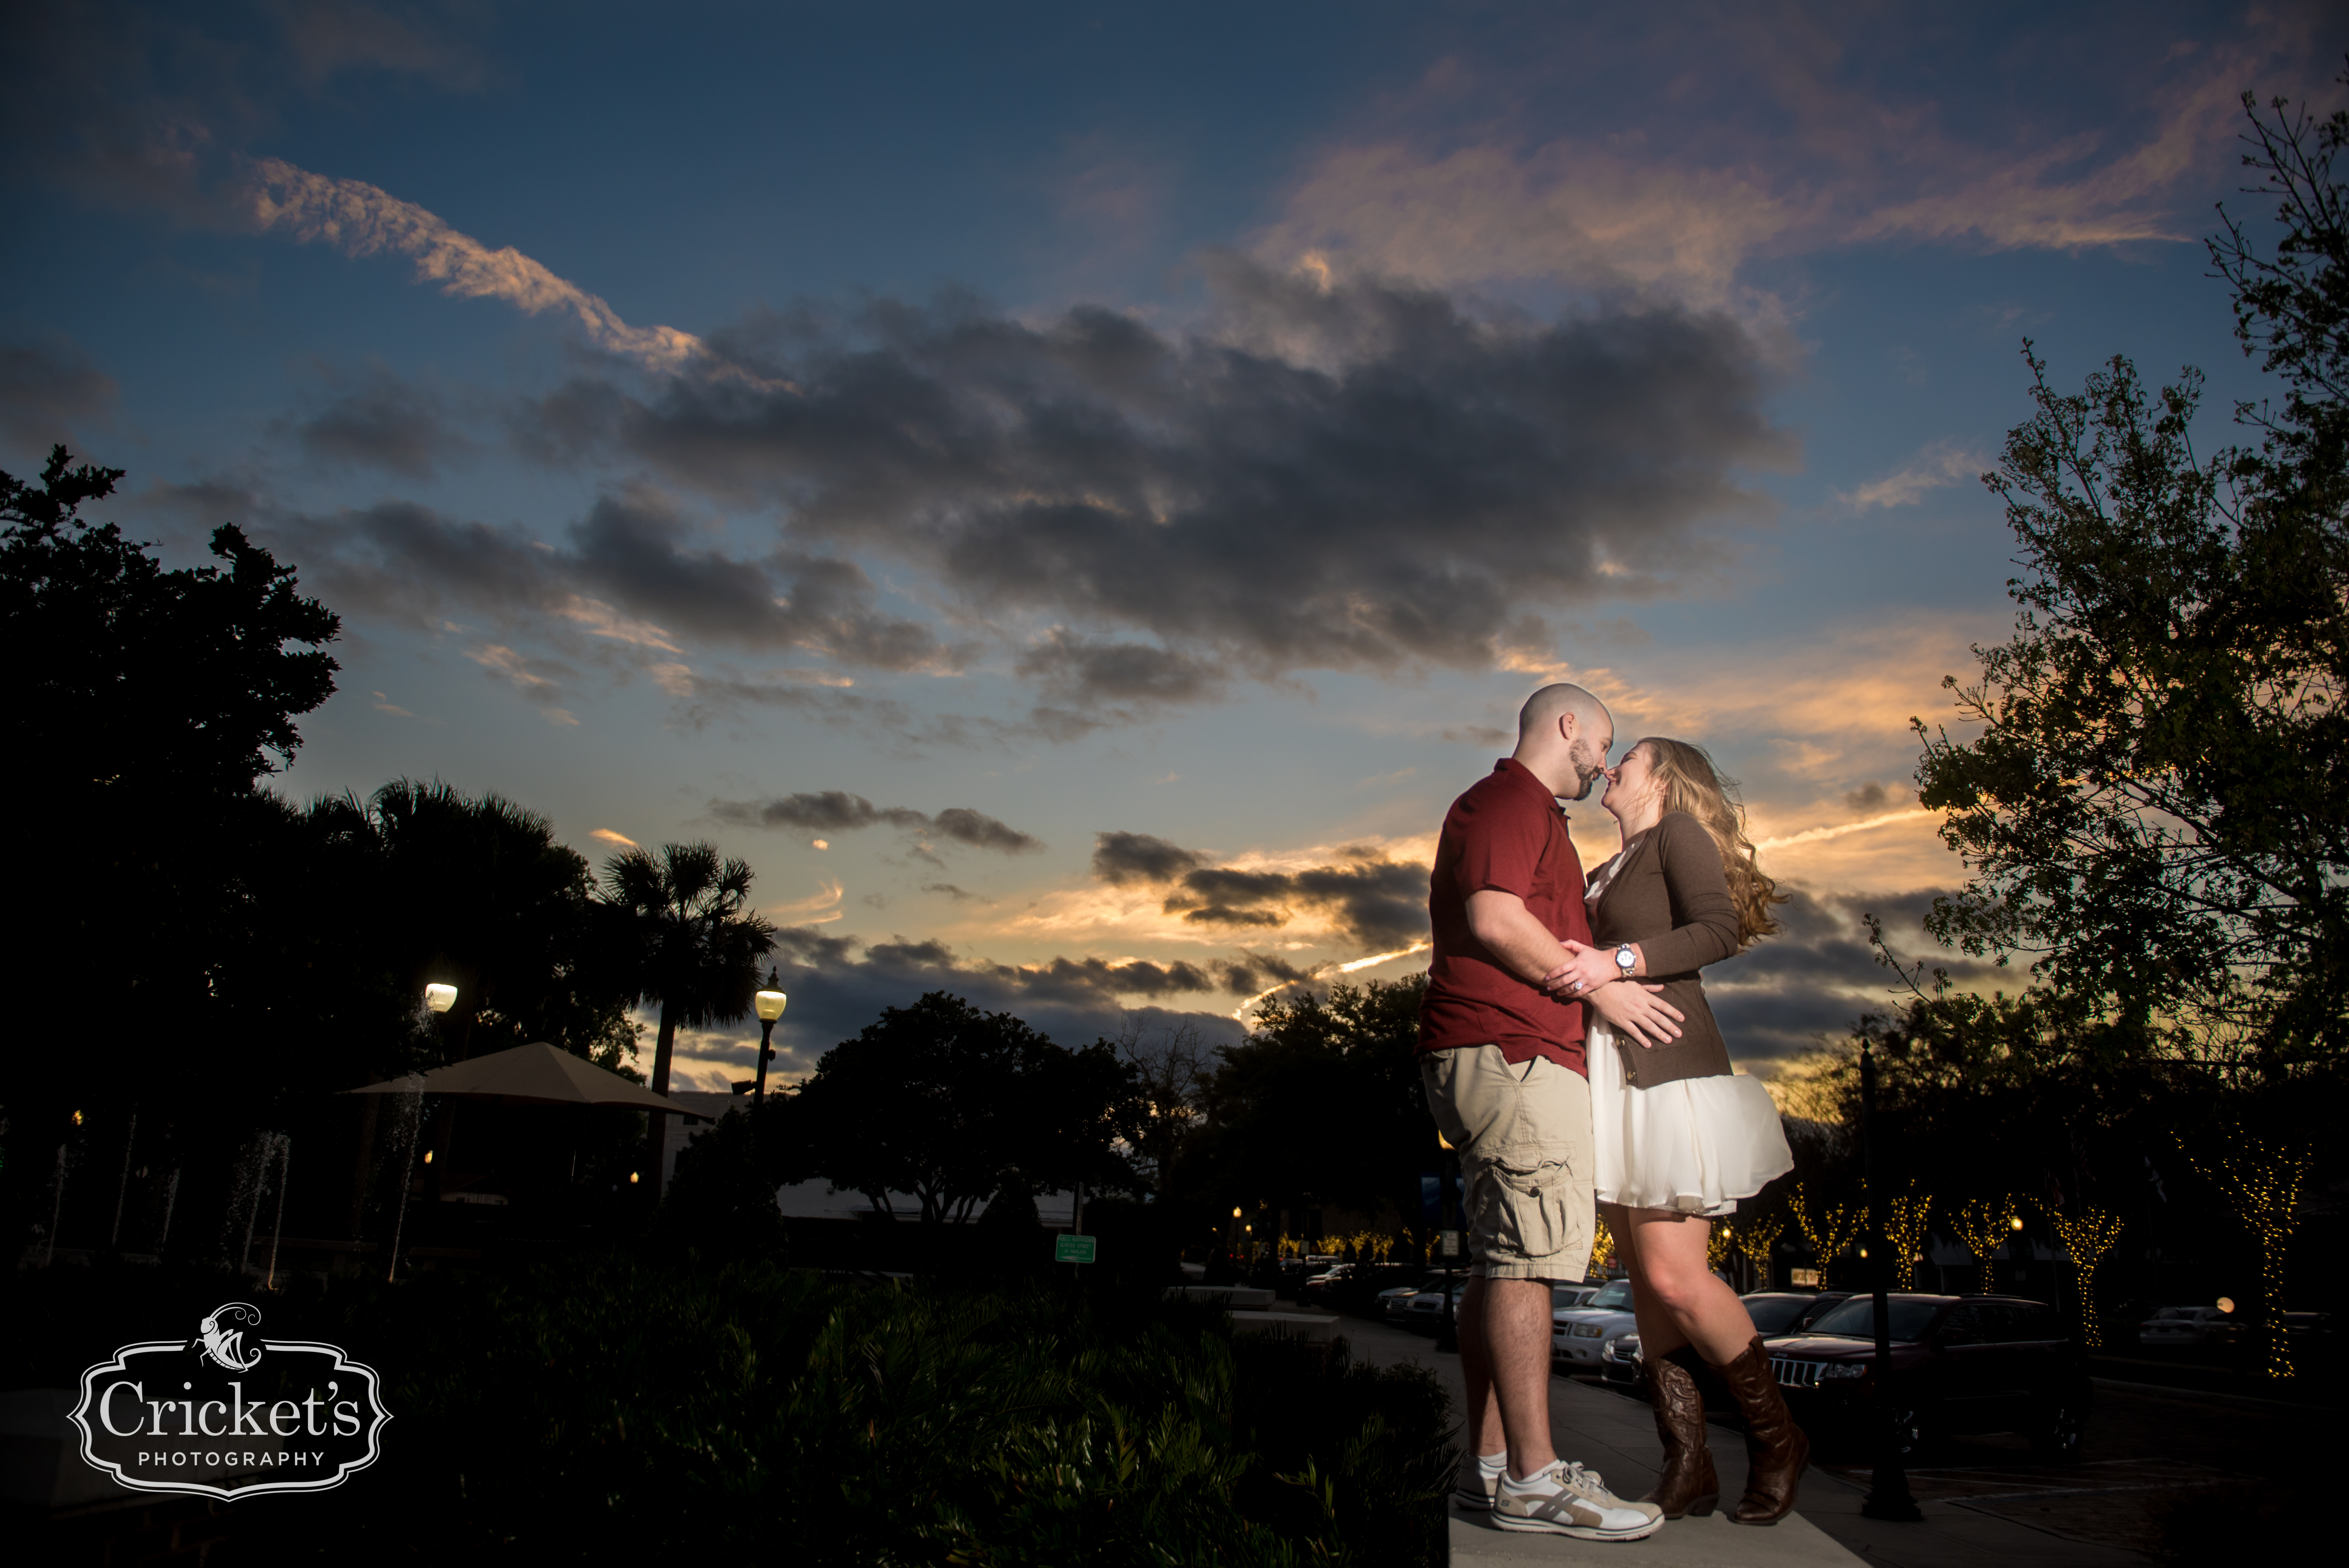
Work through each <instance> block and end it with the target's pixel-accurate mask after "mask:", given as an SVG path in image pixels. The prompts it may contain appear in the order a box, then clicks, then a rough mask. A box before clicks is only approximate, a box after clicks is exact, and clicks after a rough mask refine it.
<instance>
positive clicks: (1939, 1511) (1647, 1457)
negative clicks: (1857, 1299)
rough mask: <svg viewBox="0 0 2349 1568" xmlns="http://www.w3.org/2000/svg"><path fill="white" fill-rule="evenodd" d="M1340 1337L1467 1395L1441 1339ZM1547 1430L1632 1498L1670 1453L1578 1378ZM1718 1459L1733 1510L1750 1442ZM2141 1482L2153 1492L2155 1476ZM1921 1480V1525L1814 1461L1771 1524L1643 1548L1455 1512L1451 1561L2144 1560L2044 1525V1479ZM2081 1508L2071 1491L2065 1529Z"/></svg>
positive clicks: (2090, 1477) (1366, 1353) (1658, 1541)
mask: <svg viewBox="0 0 2349 1568" xmlns="http://www.w3.org/2000/svg"><path fill="white" fill-rule="evenodd" d="M1338 1331H1339V1332H1340V1334H1342V1335H1344V1336H1345V1337H1346V1339H1347V1341H1348V1343H1349V1344H1350V1345H1351V1346H1353V1351H1354V1356H1355V1358H1356V1359H1357V1360H1361V1361H1365V1362H1371V1363H1374V1364H1377V1365H1380V1366H1392V1365H1397V1364H1400V1363H1406V1362H1407V1363H1411V1364H1413V1365H1416V1366H1421V1367H1429V1368H1431V1369H1432V1370H1433V1371H1434V1372H1435V1374H1436V1375H1437V1376H1438V1377H1441V1378H1442V1379H1443V1380H1444V1387H1446V1388H1447V1389H1448V1390H1449V1391H1450V1392H1451V1395H1452V1398H1453V1401H1454V1408H1455V1409H1456V1408H1459V1407H1460V1406H1461V1405H1463V1404H1464V1402H1465V1400H1466V1397H1467V1396H1466V1389H1465V1388H1464V1386H1463V1384H1462V1382H1461V1378H1460V1358H1459V1357H1457V1356H1451V1355H1439V1354H1438V1353H1437V1352H1436V1350H1435V1348H1434V1343H1433V1340H1430V1339H1427V1338H1424V1337H1423V1336H1419V1335H1415V1334H1409V1333H1406V1332H1404V1331H1403V1330H1402V1329H1399V1328H1389V1327H1387V1326H1384V1325H1381V1324H1375V1323H1371V1322H1368V1321H1365V1320H1363V1319H1361V1318H1352V1317H1350V1318H1346V1319H1344V1320H1342V1321H1341V1322H1340V1325H1339V1329H1338ZM1550 1427H1551V1435H1552V1438H1553V1440H1554V1442H1555V1444H1556V1447H1557V1451H1558V1453H1559V1454H1560V1455H1561V1456H1563V1457H1565V1458H1567V1459H1572V1460H1581V1461H1582V1462H1583V1463H1584V1464H1586V1465H1588V1466H1589V1467H1590V1468H1591V1469H1593V1470H1597V1471H1599V1473H1600V1474H1601V1475H1603V1476H1604V1477H1605V1478H1606V1480H1607V1484H1608V1485H1609V1487H1610V1488H1611V1489H1613V1490H1614V1491H1616V1492H1618V1493H1619V1494H1620V1495H1622V1496H1625V1497H1637V1496H1639V1495H1640V1493H1642V1492H1644V1491H1647V1490H1648V1489H1649V1488H1650V1487H1651V1486H1653V1485H1654V1484H1655V1480H1656V1471H1657V1469H1658V1466H1659V1464H1660V1462H1661V1458H1662V1456H1661V1453H1660V1452H1659V1450H1658V1448H1657V1443H1656V1428H1655V1421H1654V1418H1653V1417H1652V1415H1651V1413H1650V1411H1649V1408H1648V1407H1647V1405H1646V1403H1645V1402H1644V1401H1642V1400H1640V1399H1637V1398H1631V1397H1630V1396H1627V1395H1623V1394H1619V1393H1616V1392H1614V1391H1612V1390H1610V1389H1605V1388H1596V1387H1589V1386H1588V1385H1587V1384H1583V1383H1579V1382H1577V1381H1575V1380H1573V1379H1571V1378H1568V1377H1552V1378H1551V1379H1550ZM1713 1464H1714V1466H1715V1468H1716V1469H1717V1470H1719V1471H1720V1474H1721V1485H1722V1496H1723V1501H1724V1503H1727V1502H1729V1501H1732V1500H1733V1499H1734V1498H1735V1497H1736V1496H1737V1495H1738V1493H1739V1492H1740V1491H1743V1490H1744V1484H1745V1445H1744V1439H1743V1438H1742V1437H1741V1436H1740V1435H1739V1434H1738V1433H1737V1432H1735V1431H1734V1430H1731V1429H1724V1428H1722V1427H1719V1426H1716V1427H1714V1428H1713ZM1837 1468H1838V1469H1840V1468H1841V1467H1837ZM2081 1470H2084V1471H2088V1472H2091V1473H2089V1474H2086V1475H2081V1476H2080V1480H2082V1481H2083V1482H2084V1483H2085V1486H2086V1489H2087V1490H2090V1491H2095V1492H2097V1493H2099V1494H2103V1493H2106V1492H2109V1493H2110V1494H2111V1504H2112V1505H2114V1506H2119V1507H2124V1508H2133V1509H2141V1508H2142V1506H2143V1504H2144V1492H2143V1491H2142V1490H2140V1489H2139V1488H2138V1487H2137V1486H2136V1485H2134V1484H2132V1483H2133V1482H2134V1481H2135V1480H2137V1478H2136V1476H2135V1475H2134V1473H2132V1474H2131V1475H2130V1476H2127V1477H2116V1478H2104V1479H2107V1480H2119V1481H2120V1482H2121V1484H2120V1485H2117V1486H2107V1485H2099V1484H2098V1480H2099V1478H2098V1477H2097V1476H2095V1474H2094V1473H2093V1472H2095V1470H2097V1467H2095V1466H2094V1465H2089V1466H2083V1467H2081ZM2075 1473H2077V1472H2075ZM2147 1479H2149V1480H2154V1481H2155V1483H2156V1484H2158V1478H2147ZM1914 1485H1915V1491H1916V1492H1917V1494H1918V1498H1919V1503H1920V1508H1921V1509H1922V1510H1923V1511H1924V1514H1925V1518H1924V1522H1922V1523H1914V1524H1901V1523H1892V1522H1885V1521H1879V1520H1873V1519H1864V1518H1862V1517H1861V1516H1860V1512H1859V1505H1860V1501H1861V1500H1862V1499H1863V1498H1864V1497H1866V1495H1867V1492H1868V1477H1867V1475H1866V1473H1865V1472H1864V1471H1863V1472H1859V1473H1857V1474H1856V1475H1855V1474H1849V1473H1846V1474H1838V1473H1837V1470H1828V1469H1824V1468H1822V1467H1820V1466H1817V1465H1814V1466H1813V1467H1812V1468H1811V1470H1809V1472H1808V1473H1807V1474H1806V1475H1805V1477H1804V1479H1803V1490H1802V1496H1801V1501H1800V1502H1799V1503H1798V1504H1797V1506H1796V1510H1795V1512H1793V1513H1791V1514H1789V1515H1787V1516H1786V1517H1785V1519H1783V1520H1781V1521H1779V1522H1777V1523H1776V1524H1775V1525H1772V1526H1770V1527H1769V1528H1767V1529H1758V1530H1757V1529H1753V1528H1749V1527H1747V1526H1744V1525H1736V1524H1732V1523H1730V1522H1729V1520H1728V1518H1727V1516H1726V1514H1725V1513H1716V1514H1714V1515H1713V1516H1712V1517H1711V1518H1708V1519H1682V1520H1675V1521H1673V1522H1671V1523H1669V1524H1667V1525H1665V1526H1664V1527H1663V1529H1661V1531H1659V1532H1656V1533H1655V1534H1654V1535H1651V1536H1650V1537H1649V1538H1648V1539H1647V1540H1645V1541H1641V1542H1629V1543H1599V1542H1580V1541H1570V1540H1568V1539H1566V1538H1564V1537H1561V1536H1551V1535H1520V1534H1516V1533H1511V1532H1504V1531H1501V1530H1498V1529H1495V1527H1494V1526H1493V1525H1491V1524H1490V1523H1489V1522H1485V1520H1483V1519H1481V1518H1479V1517H1476V1516H1474V1515H1469V1514H1464V1513H1454V1516H1453V1521H1452V1561H1453V1562H1454V1563H1460V1564H1483V1563H1494V1564H1500V1563H1524V1562H1528V1561H1531V1560H1533V1559H1536V1558H1546V1559H1548V1560H1550V1561H1553V1562H1556V1561H1561V1560H1564V1561H1578V1560H1584V1559H1588V1560H1592V1561H1599V1560H1606V1561H1609V1562H1612V1563H1616V1564H1617V1568H1624V1565H1626V1564H1630V1563H1648V1564H1651V1565H1653V1568H1713V1565H1714V1564H1719V1565H1721V1568H1767V1565H1769V1564H1775V1563H1786V1564H1796V1563H1801V1564H1821V1565H1834V1564H1845V1565H1852V1564H1857V1563H1883V1564H1885V1565H1887V1568H1980V1565H1982V1564H1985V1563H1994V1564H1996V1565H1997V1568H2142V1565H2143V1564H2146V1563H2148V1562H2149V1561H2150V1559H2148V1558H2147V1557H2146V1556H2144V1555H2143V1554H2142V1553H2137V1552H2133V1551H2129V1550H2127V1549H2126V1548H2123V1547H2119V1546H2114V1545H2109V1544H2101V1543H2098V1542H2093V1541H2085V1540H2079V1539H2075V1538H2073V1537H2072V1536H2069V1535H2065V1534H2061V1533H2057V1532H2055V1530H2054V1529H2052V1528H2050V1527H2049V1526H2050V1520H2049V1519H2048V1517H2047V1515H2046V1503H2045V1501H2034V1500H2045V1499H2047V1498H2049V1496H2050V1494H2049V1492H2048V1491H2047V1490H2046V1487H2045V1484H2044V1476H2041V1475H2037V1474H2035V1473H2034V1474H2030V1475H2026V1474H2024V1473H2023V1472H2021V1471H2017V1472H2015V1473H2013V1474H2012V1475H2009V1474H2007V1473H2005V1472H1998V1471H1979V1470H1968V1471H1966V1472H1964V1474H1963V1475H1962V1477H1960V1476H1958V1475H1956V1474H1954V1473H1953V1474H1951V1475H1948V1476H1945V1475H1944V1474H1943V1473H1942V1472H1938V1471H1932V1470H1920V1471H1919V1472H1918V1473H1917V1475H1916V1476H1915V1477H1914ZM2083 1501H2085V1500H2083V1499H2079V1498H2077V1497H2071V1496H2067V1497H2066V1499H2065V1509H2064V1512H2065V1515H2066V1521H2065V1522H2068V1521H2069V1517H2070V1516H2072V1515H2075V1514H2076V1513H2077V1512H2078V1511H2080V1509H2081V1507H2082V1503H2083Z"/></svg>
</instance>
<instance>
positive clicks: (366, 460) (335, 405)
mask: <svg viewBox="0 0 2349 1568" xmlns="http://www.w3.org/2000/svg"><path fill="white" fill-rule="evenodd" d="M285 428H286V429H287V430H288V431H289V432H290V434H291V435H292V436H293V438H294V439H295V444H297V445H298V446H299V447H300V448H301V449H302V450H303V451H304V452H305V453H306V454H308V455H309V456H310V457H311V458H313V459H316V460H317V461H319V462H322V463H329V464H336V465H348V466H352V467H357V468H368V469H380V470H381V471H383V472H385V473H389V474H397V475H399V476H400V477H402V478H405V479H412V480H429V479H430V478H432V477H433V475H434V474H435V473H437V472H439V471H440V469H441V468H442V467H443V466H444V465H446V464H447V463H448V462H449V461H450V459H454V458H457V457H460V456H461V455H463V454H465V453H468V452H470V451H471V448H472V443H471V442H470V441H468V440H467V439H466V438H464V437H463V436H462V435H460V434H459V433H458V431H457V430H456V428H454V427H453V426H452V425H451V424H450V422H449V419H448V416H447V413H446V410H445V409H444V408H443V407H442V405H441V400H440V396H439V395H438V394H437V393H434V392H431V391H429V390H427V389H426V388H423V387H418V386H415V385H414V384H412V383H410V382H407V381H403V380H401V379H399V378H398V377H395V376H390V375H387V374H385V373H384V372H383V371H382V370H380V369H370V370H369V371H367V373H366V374H365V375H364V376H363V377H361V378H360V379H359V382H358V384H357V386H353V387H338V388H337V389H336V391H335V392H334V393H333V394H332V395H331V396H330V397H328V398H327V399H326V402H325V404H324V406H322V407H319V408H318V409H317V411H316V412H315V413H313V414H310V415H309V416H307V417H306V418H301V419H298V420H295V421H293V422H291V424H290V425H288V426H286V427H285Z"/></svg>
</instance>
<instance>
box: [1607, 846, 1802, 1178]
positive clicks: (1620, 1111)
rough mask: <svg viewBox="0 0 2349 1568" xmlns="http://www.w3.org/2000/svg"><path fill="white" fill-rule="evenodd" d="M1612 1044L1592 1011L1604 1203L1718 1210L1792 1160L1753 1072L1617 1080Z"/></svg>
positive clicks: (1612, 864)
mask: <svg viewBox="0 0 2349 1568" xmlns="http://www.w3.org/2000/svg"><path fill="white" fill-rule="evenodd" d="M1632 847H1633V846H1629V845H1627V846H1626V847H1625V852H1624V853H1623V854H1620V855H1618V856H1616V857H1615V859H1614V860H1612V861H1609V862H1608V864H1607V865H1605V866H1604V867H1602V868H1600V870H1599V874H1598V875H1597V876H1595V877H1593V878H1591V880H1590V886H1589V889H1588V891H1587V892H1584V894H1583V895H1582V897H1583V903H1584V904H1585V905H1586V906H1589V905H1595V904H1597V903H1598V902H1599V899H1601V898H1602V897H1604V896H1605V894H1606V892H1607V884H1608V883H1609V882H1612V881H1613V880H1614V876H1615V872H1617V871H1618V870H1619V868H1620V867H1621V866H1622V865H1623V863H1624V861H1626V860H1628V859H1629V858H1630V850H1631V848H1632ZM1640 1048H1641V1047H1640V1044H1639V1043H1638V1042H1637V1041H1636V1040H1635V1041H1633V1042H1631V1045H1630V1049H1632V1050H1635V1051H1636V1050H1639V1049H1640ZM1616 1051H1617V1043H1616V1034H1615V1031H1614V1029H1613V1028H1611V1027H1610V1026H1609V1025H1608V1024H1607V1023H1606V1022H1605V1021H1604V1020H1603V1019H1601V1018H1599V1016H1597V1015H1596V1013H1593V1014H1592V1015H1591V1017H1590V1027H1589V1032H1588V1038H1587V1041H1586V1043H1585V1047H1584V1055H1585V1057H1586V1061H1587V1065H1588V1068H1589V1074H1590V1131H1591V1143H1592V1147H1593V1152H1594V1154H1595V1155H1596V1158H1597V1169H1596V1171H1595V1172H1594V1177H1593V1181H1592V1186H1593V1187H1594V1188H1595V1189H1596V1191H1597V1196H1598V1199H1599V1202H1602V1203H1620V1204H1622V1205H1624V1206H1625V1207H1626V1208H1632V1209H1668V1210H1675V1211H1678V1212H1681V1213H1683V1214H1704V1215H1708V1216H1712V1217H1715V1218H1717V1217H1719V1216H1721V1215H1723V1214H1728V1213H1733V1212H1735V1211H1736V1208H1737V1200H1738V1199H1740V1198H1750V1197H1752V1196H1753V1195H1754V1193H1756V1192H1759V1191H1762V1189H1763V1187H1764V1186H1765V1185H1766V1184H1768V1183H1769V1182H1770V1181H1772V1180H1773V1179H1774V1178H1775V1177H1779V1176H1783V1175H1785V1173H1786V1172H1787V1171H1792V1170H1793V1169H1794V1168H1795V1156H1794V1152H1793V1151H1792V1150H1789V1149H1788V1148H1787V1147H1786V1133H1785V1129H1784V1128H1783V1127H1781V1126H1780V1125H1779V1122H1778V1107H1777V1104H1776V1102H1775V1101H1774V1100H1772V1099H1771V1098H1770V1091H1769V1090H1768V1089H1766V1088H1763V1087H1762V1085H1761V1083H1760V1082H1759V1081H1758V1080H1757V1079H1754V1078H1749V1077H1747V1076H1746V1075H1745V1074H1744V1073H1732V1074H1728V1075H1726V1076H1722V1077H1709V1078H1675V1079H1673V1080H1672V1081H1671V1082H1670V1083H1660V1084H1658V1085H1656V1086H1655V1087H1654V1088H1639V1087H1638V1086H1637V1085H1634V1084H1627V1083H1625V1082H1624V1081H1623V1063H1622V1059H1621V1058H1620V1057H1618V1056H1617V1055H1616Z"/></svg>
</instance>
